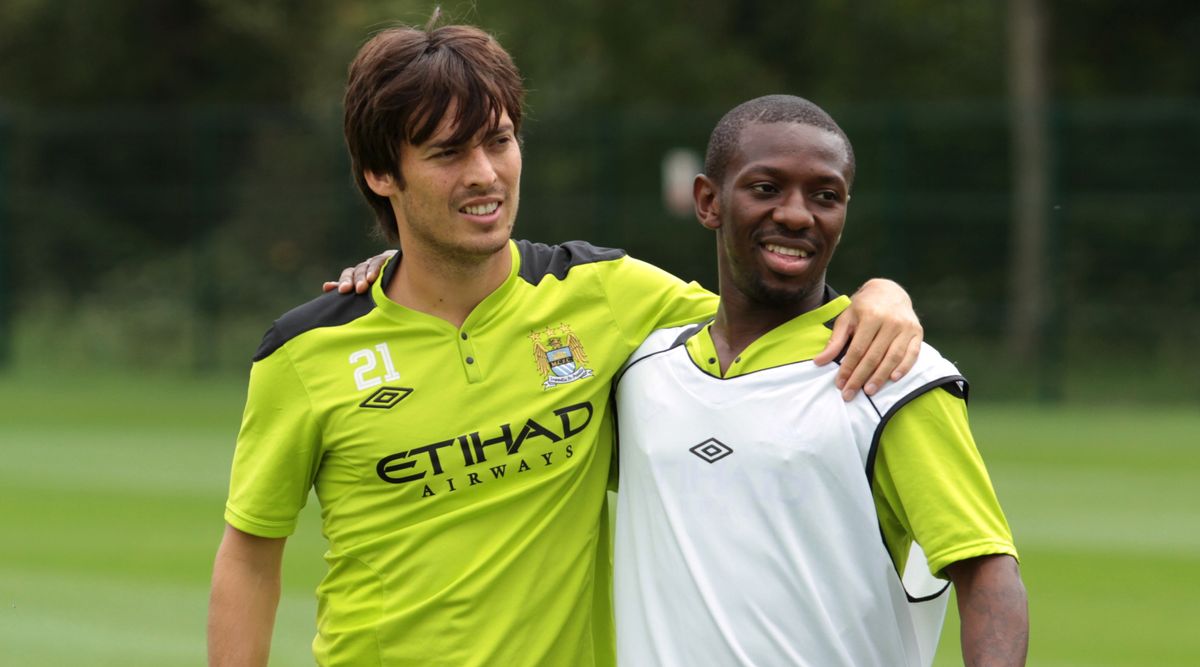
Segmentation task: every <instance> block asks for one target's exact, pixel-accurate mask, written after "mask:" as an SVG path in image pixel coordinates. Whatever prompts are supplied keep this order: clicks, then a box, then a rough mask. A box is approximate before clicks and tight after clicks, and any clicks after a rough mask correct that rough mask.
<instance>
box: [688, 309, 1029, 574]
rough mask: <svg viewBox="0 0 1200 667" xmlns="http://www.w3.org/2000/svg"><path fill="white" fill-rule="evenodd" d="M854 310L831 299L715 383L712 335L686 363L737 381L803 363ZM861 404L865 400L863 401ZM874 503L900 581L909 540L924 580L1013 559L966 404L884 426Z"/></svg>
mask: <svg viewBox="0 0 1200 667" xmlns="http://www.w3.org/2000/svg"><path fill="white" fill-rule="evenodd" d="M849 305H850V299H849V298H848V297H845V296H840V297H837V298H835V299H833V300H831V301H829V302H828V303H826V304H824V305H823V306H821V307H820V308H817V309H815V310H812V311H809V312H807V313H805V314H803V315H800V316H798V317H796V318H793V319H791V320H789V321H788V322H786V323H784V324H782V325H780V326H778V327H776V328H774V329H772V330H771V331H769V332H767V333H766V334H765V335H763V336H762V337H760V338H759V339H758V340H756V341H754V342H753V343H751V344H750V345H749V346H747V347H746V349H745V350H743V351H742V353H741V354H740V355H738V357H737V358H736V359H735V360H734V362H733V363H731V364H730V365H729V368H728V369H726V371H725V374H724V376H722V375H721V370H720V362H719V361H718V360H717V353H716V345H715V344H714V343H713V339H712V325H711V324H709V325H708V326H706V327H704V329H703V330H702V331H701V332H699V333H698V334H697V335H695V336H692V337H691V338H689V339H688V341H687V343H686V345H687V349H688V354H689V355H690V356H691V358H692V361H694V362H695V363H696V364H697V365H698V366H700V367H701V368H703V369H704V370H705V371H707V372H708V373H709V374H711V375H714V376H716V377H726V378H731V377H736V376H738V375H743V374H745V373H752V372H754V371H760V370H764V369H767V368H773V367H776V366H782V365H785V364H790V363H796V362H799V361H806V360H809V359H812V358H813V357H815V356H816V355H817V354H818V353H819V352H820V351H821V350H823V349H824V348H825V344H826V343H828V342H829V338H830V336H831V335H832V330H831V329H829V328H828V327H827V326H825V323H826V322H828V321H830V320H832V319H833V318H835V317H837V316H838V315H839V314H840V313H841V312H842V311H843V310H845V309H846V308H847V307H848V306H849ZM860 400H861V399H860ZM872 493H873V496H874V498H875V508H876V511H877V513H878V515H879V522H880V527H881V528H882V530H883V534H884V541H885V543H886V545H887V548H888V551H889V553H890V554H891V556H892V560H893V562H895V563H896V564H897V566H898V567H899V568H900V569H901V571H903V568H904V564H905V561H906V560H907V558H908V549H909V547H910V546H911V544H912V540H913V537H914V536H915V538H916V539H917V541H918V542H919V543H920V544H921V547H922V548H923V549H924V550H925V555H926V558H927V560H928V561H929V568H930V571H931V572H932V573H933V574H934V575H935V576H939V577H943V578H944V577H945V574H944V572H943V570H944V569H945V567H946V566H947V565H950V564H951V563H955V562H958V561H960V560H965V559H967V558H973V557H975V556H983V555H989V554H1009V555H1011V556H1013V557H1014V558H1015V557H1016V556H1017V550H1016V547H1015V546H1013V538H1012V532H1011V530H1010V529H1009V526H1008V521H1007V520H1006V519H1005V518H1004V512H1003V511H1002V510H1001V509H1000V503H999V501H998V500H997V499H996V493H995V491H994V490H993V488H992V482H991V479H990V478H989V477H988V474H987V470H986V469H985V468H984V465H983V459H982V458H981V457H980V456H979V450H978V449H977V448H976V446H975V439H974V438H973V437H972V436H971V429H970V426H969V425H968V423H967V408H966V402H965V401H963V400H962V399H960V398H957V397H955V396H953V395H951V394H950V393H949V392H946V391H944V390H941V389H934V390H931V391H928V392H926V393H924V394H922V395H921V396H919V397H917V398H915V399H913V400H912V401H910V402H909V403H908V404H907V405H905V406H903V407H902V408H900V410H899V411H897V412H896V414H895V415H894V416H892V418H891V419H890V420H889V421H888V423H887V424H886V425H885V426H884V430H883V434H882V436H881V438H880V444H879V452H878V454H876V458H875V470H874V483H873V485H872Z"/></svg>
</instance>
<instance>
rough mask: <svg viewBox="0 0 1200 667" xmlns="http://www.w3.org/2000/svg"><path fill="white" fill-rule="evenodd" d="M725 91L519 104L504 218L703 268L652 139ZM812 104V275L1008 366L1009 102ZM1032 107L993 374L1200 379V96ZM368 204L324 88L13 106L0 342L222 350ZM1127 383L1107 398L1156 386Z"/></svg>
mask: <svg viewBox="0 0 1200 667" xmlns="http://www.w3.org/2000/svg"><path fill="white" fill-rule="evenodd" d="M722 111H723V110H721V109H700V110H697V109H680V108H657V109H626V110H614V109H586V110H565V109H554V110H537V109H535V110H533V112H532V113H531V115H530V120H529V121H528V122H527V125H526V128H525V170H524V174H523V183H522V185H523V187H522V200H521V214H520V216H519V221H518V231H517V233H518V235H519V236H523V237H527V238H533V239H537V240H545V241H550V242H554V241H561V240H566V239H570V238H586V239H588V240H591V241H593V242H596V243H599V244H602V245H613V246H619V247H624V248H626V249H628V250H630V251H631V253H633V254H635V255H637V256H641V257H643V258H646V259H648V260H651V261H654V262H655V263H658V264H660V265H661V266H663V267H664V268H667V269H668V270H671V271H673V272H675V273H676V274H678V275H680V276H683V277H686V278H694V279H698V280H700V281H701V282H702V283H704V284H706V285H708V286H710V287H714V288H715V286H716V281H715V271H714V261H713V258H714V253H713V246H712V239H711V235H710V234H709V233H707V232H705V231H704V230H702V229H701V228H700V227H699V225H697V224H696V223H695V221H694V220H691V219H689V218H688V217H686V216H683V217H679V216H674V215H672V214H670V213H668V212H667V211H666V210H665V209H664V206H663V203H662V193H661V183H660V180H661V159H662V156H663V155H664V154H665V153H666V152H667V151H669V150H671V149H674V148H679V147H689V148H692V149H694V150H696V151H699V152H702V151H703V148H704V144H705V142H706V141H707V135H708V132H709V130H710V128H711V126H712V125H713V123H714V122H715V120H716V119H717V118H718V117H719V116H720V114H721V112H722ZM830 111H831V112H832V113H833V114H834V116H835V117H837V118H838V119H839V121H840V122H841V123H842V125H843V126H844V127H845V129H846V130H847V133H848V134H849V136H850V137H851V139H852V140H853V142H854V145H855V151H856V154H857V158H858V175H857V180H856V183H855V192H854V200H853V205H852V206H851V209H850V217H849V219H848V224H847V232H846V235H845V237H844V239H843V242H842V246H841V248H840V249H839V254H838V257H837V258H836V259H835V262H834V264H835V266H834V268H833V270H832V271H831V281H832V282H833V283H835V285H836V286H837V287H839V288H841V289H842V290H844V291H850V290H852V289H853V287H854V286H856V285H857V284H858V283H859V282H861V281H862V280H864V279H865V278H867V277H870V276H873V275H885V276H888V277H892V278H895V279H896V280H898V281H900V282H901V283H902V284H904V285H905V286H906V287H907V288H908V289H909V290H910V291H911V292H912V294H913V295H914V298H915V300H916V302H917V304H918V308H919V310H920V312H921V314H922V316H923V319H924V321H925V323H926V325H927V329H928V331H929V336H930V338H931V340H933V341H935V342H937V343H938V344H939V346H941V347H943V348H949V349H950V350H951V351H952V352H954V353H956V354H957V355H958V356H959V357H962V358H965V359H968V360H969V361H972V362H975V363H979V364H981V365H982V366H983V367H985V368H994V369H999V370H997V371H996V373H995V376H996V377H997V378H1000V380H999V382H1000V383H1001V384H1004V382H1007V381H1008V380H1005V379H1004V378H1003V376H1004V373H1003V372H1002V371H1003V370H1004V369H1006V367H1007V365H1006V364H1003V363H998V362H997V359H998V358H999V354H998V351H999V350H1000V349H1001V347H1002V346H1001V343H1002V339H1003V335H1004V331H1005V322H1006V317H1007V312H1008V307H1009V302H1010V300H1011V298H1012V297H1011V295H1010V294H1009V293H1008V292H1007V289H1008V284H1009V281H1008V279H1007V278H1008V275H1009V272H1010V271H1011V270H1013V269H1012V267H1013V266H1014V265H1015V263H1014V258H1013V257H1012V253H1011V252H1010V247H1011V245H1010V233H1009V229H1010V218H1011V194H1010V193H1011V180H1012V175H1011V163H1010V151H1009V119H1008V117H1007V114H1006V112H1005V107H1004V106H1003V104H1001V103H1000V102H994V103H993V102H940V103H903V104H900V103H896V104H879V105H871V106H865V105H857V106H848V105H847V106H843V107H836V106H835V107H833V108H831V109H830ZM1049 127H1050V130H1051V131H1050V138H1051V142H1052V151H1051V153H1052V156H1053V157H1052V162H1053V163H1052V165H1051V169H1050V173H1051V174H1052V182H1051V183H1050V184H1049V185H1050V189H1051V193H1052V196H1051V198H1050V201H1051V202H1052V204H1051V206H1052V211H1051V212H1050V213H1051V215H1050V216H1049V220H1050V225H1051V229H1050V230H1049V231H1050V239H1051V248H1050V251H1049V253H1050V257H1049V261H1050V266H1051V269H1052V270H1051V279H1050V281H1049V284H1047V285H1045V289H1046V290H1047V294H1048V297H1049V301H1050V303H1051V304H1052V305H1053V308H1052V310H1051V315H1050V318H1049V320H1048V322H1047V323H1046V326H1045V327H1044V336H1043V340H1042V345H1041V348H1040V349H1042V355H1041V356H1040V358H1039V359H1037V360H1035V363H1034V367H1033V370H1032V371H1030V369H1029V368H1025V369H1023V370H1021V371H1020V373H1016V374H1015V375H1014V378H1015V379H1014V378H1009V380H1012V383H1011V384H1012V386H1013V387H1018V386H1023V387H1025V389H1028V387H1029V386H1030V382H1028V381H1026V380H1028V379H1029V377H1034V376H1036V377H1038V378H1040V379H1038V380H1037V381H1036V382H1034V383H1033V384H1039V383H1040V384H1041V385H1042V386H1043V388H1045V387H1047V386H1049V387H1051V389H1054V388H1055V386H1056V385H1058V389H1061V384H1062V382H1064V378H1065V377H1066V376H1067V375H1068V374H1070V373H1072V372H1075V373H1076V374H1077V375H1078V376H1079V377H1090V375H1088V374H1089V373H1091V372H1092V371H1093V370H1095V369H1104V368H1107V367H1110V366H1111V369H1110V370H1112V372H1113V374H1114V376H1115V377H1120V376H1121V374H1122V373H1130V374H1132V373H1136V372H1138V370H1139V369H1141V370H1142V371H1145V369H1146V368H1152V369H1155V370H1154V372H1153V373H1151V376H1152V377H1153V378H1160V379H1158V380H1153V379H1152V380H1145V379H1144V378H1143V380H1145V381H1144V384H1145V385H1147V386H1151V387H1153V386H1157V385H1158V384H1160V383H1164V382H1165V383H1174V384H1175V385H1176V386H1177V387H1178V388H1181V389H1182V393H1183V394H1185V395H1190V396H1197V395H1200V366H1198V365H1197V362H1196V361H1195V359H1194V357H1195V355H1194V354H1192V352H1191V349H1190V347H1191V342H1192V341H1194V340H1197V338H1198V337H1200V305H1198V304H1200V268H1198V267H1200V262H1197V259H1196V258H1197V256H1198V255H1200V191H1198V190H1197V184H1200V166H1197V163H1196V161H1195V160H1194V159H1193V158H1192V156H1194V155H1196V154H1200V100H1155V101H1130V102H1122V101H1104V102H1095V101H1093V102H1086V103H1082V102H1081V103H1074V104H1064V105H1060V106H1057V107H1054V108H1053V109H1052V111H1051V117H1050V118H1049ZM372 227H373V222H372V221H371V219H370V213H369V211H368V210H367V208H366V207H365V206H363V205H362V204H361V203H360V202H359V201H358V195H357V193H356V192H355V190H354V188H353V185H352V183H351V180H350V177H349V175H348V167H347V161H346V158H345V156H344V150H343V148H342V145H341V138H340V123H339V118H338V116H337V113H336V111H334V110H331V109H321V110H316V111H312V110H295V109H287V110H282V109H240V108H239V109H206V110H152V109H104V110H90V111H57V112H46V111H36V112H35V111H31V110H10V112H9V113H8V114H7V115H5V116H2V117H0V272H5V273H6V274H7V276H8V279H7V282H6V285H8V286H9V287H7V288H6V289H4V290H0V295H2V296H0V355H7V356H0V359H4V358H10V357H11V358H14V359H15V360H16V362H17V363H25V362H26V361H28V360H29V359H38V360H41V361H45V360H46V357H55V356H65V357H67V358H70V359H71V360H72V363H76V364H78V363H85V364H110V365H117V366H122V365H124V366H134V367H168V368H170V367H179V368H194V369H211V368H222V367H233V366H239V365H241V364H244V360H245V358H246V357H247V356H248V354H249V353H250V351H251V350H252V348H253V342H254V338H255V337H256V336H257V335H258V334H260V333H261V331H262V330H263V329H264V328H265V327H266V326H267V324H269V322H270V320H271V319H272V318H273V317H274V316H276V315H277V314H278V313H279V312H282V310H284V309H286V308H288V307H290V306H291V305H294V304H295V303H297V302H299V301H302V300H305V299H307V298H310V297H311V296H314V295H315V292H316V289H317V285H318V283H319V281H320V279H322V278H325V277H330V276H332V275H334V273H335V269H337V268H338V267H341V266H343V265H345V264H346V263H347V262H351V261H354V260H356V259H358V258H360V257H363V256H366V255H367V254H368V253H372V252H374V250H375V249H376V248H378V247H379V246H380V245H381V242H380V241H378V240H377V239H375V238H372V237H371V235H370V230H371V228H372ZM9 332H11V335H10V334H9ZM56 341H57V342H56ZM52 347H53V349H51V348H52ZM989 372H991V371H989ZM1031 372H1032V373H1033V375H1032V376H1031V375H1030V373H1031ZM1097 372H1099V371H1097ZM1022 376H1028V377H1024V378H1023V379H1022ZM1022 383H1024V384H1022ZM1025 389H1014V391H1017V392H1019V391H1024V390H1025ZM1143 389H1145V387H1138V388H1134V389H1130V390H1128V391H1127V392H1125V393H1119V394H1118V395H1119V396H1121V397H1131V398H1138V397H1139V396H1142V395H1145V396H1158V395H1160V394H1162V393H1163V392H1157V393H1156V392H1150V393H1145V392H1143ZM1050 393H1051V394H1052V393H1053V391H1052V392H1050Z"/></svg>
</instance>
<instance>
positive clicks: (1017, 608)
mask: <svg viewBox="0 0 1200 667" xmlns="http://www.w3.org/2000/svg"><path fill="white" fill-rule="evenodd" d="M946 573H947V574H948V575H949V576H950V580H951V581H953V582H954V590H955V594H956V595H957V597H958V615H959V619H960V627H961V635H962V657H963V664H964V665H965V666H966V667H1020V666H1022V665H1024V664H1025V656H1026V653H1027V652H1028V649H1029V604H1028V602H1027V601H1026V598H1025V584H1023V583H1022V582H1021V573H1020V571H1019V569H1018V567H1017V561H1016V559H1015V558H1013V557H1012V556H1008V555H994V556H979V557H977V558H968V559H967V560H963V561H959V562H957V563H954V564H952V565H949V566H947V567H946Z"/></svg>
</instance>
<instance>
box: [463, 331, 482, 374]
mask: <svg viewBox="0 0 1200 667" xmlns="http://www.w3.org/2000/svg"><path fill="white" fill-rule="evenodd" d="M458 358H459V361H460V362H462V365H463V370H464V371H466V373H467V381H468V382H471V383H475V382H479V381H481V380H483V372H482V371H481V370H480V369H479V355H477V354H476V353H475V341H474V338H473V337H472V336H471V335H470V334H469V333H468V332H466V331H459V332H458Z"/></svg>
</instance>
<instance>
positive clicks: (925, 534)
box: [872, 389, 1017, 579]
mask: <svg viewBox="0 0 1200 667" xmlns="http://www.w3.org/2000/svg"><path fill="white" fill-rule="evenodd" d="M872 488H873V490H874V492H875V509H876V511H877V512H878V514H879V523H880V526H881V527H882V528H883V534H884V537H885V540H886V542H887V545H888V551H889V552H891V555H892V560H893V561H894V562H895V563H896V564H897V565H898V566H900V567H901V568H903V565H904V561H905V559H906V558H907V557H908V547H909V545H910V543H911V540H912V538H914V537H915V538H916V540H917V542H919V543H920V544H921V548H922V549H924V550H925V558H926V560H928V561H929V571H930V572H932V573H933V574H934V575H935V576H938V577H942V578H943V579H944V578H946V576H945V572H944V570H945V568H946V566H947V565H950V564H951V563H957V562H958V561H961V560H966V559H968V558H974V557H975V556H986V555H990V554H1008V555H1010V556H1012V557H1014V558H1016V557H1017V549H1016V547H1015V546H1014V545H1013V538H1012V531H1011V530H1010V529H1009V527H1008V521H1007V520H1006V519H1005V518H1004V513H1003V512H1002V511H1001V510H1000V502H999V501H998V500H997V499H996V492H995V491H994V490H993V488H992V480H991V478H989V477H988V473H987V469H986V468H984V465H983V459H982V457H980V456H979V450H978V449H977V448H976V446H975V438H974V437H972V436H971V428H970V425H969V424H968V423H967V405H966V401H964V400H963V399H961V398H958V397H957V396H954V395H953V394H951V393H950V392H948V391H945V390H943V389H933V390H931V391H928V392H926V393H924V394H922V395H921V396H918V397H917V398H915V399H913V400H912V401H911V402H910V403H909V404H908V405H905V406H904V407H902V408H900V410H899V411H898V412H896V414H895V416H893V417H892V419H891V420H890V421H889V422H888V423H887V424H886V425H884V427H883V435H882V436H881V437H880V440H879V453H878V454H876V455H875V482H874V485H873V487H872Z"/></svg>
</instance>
